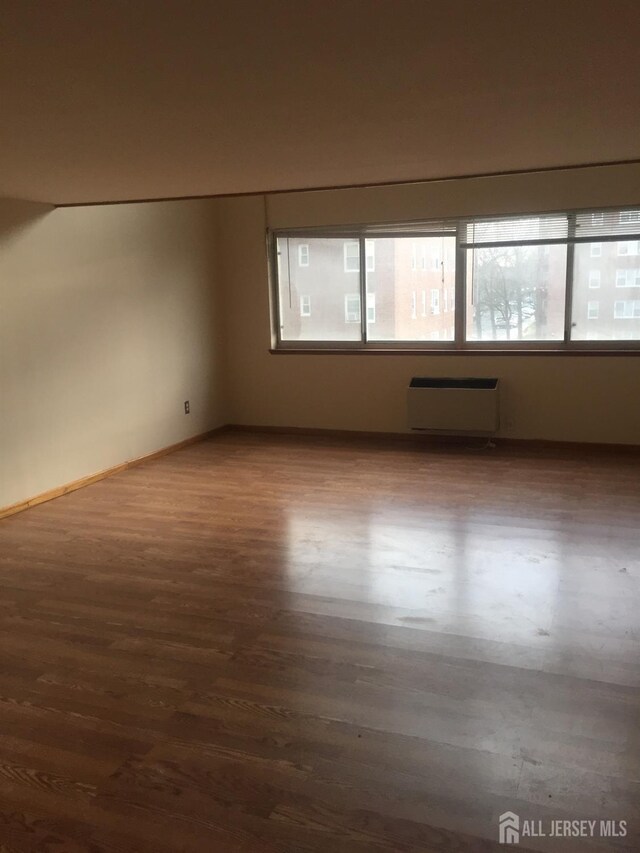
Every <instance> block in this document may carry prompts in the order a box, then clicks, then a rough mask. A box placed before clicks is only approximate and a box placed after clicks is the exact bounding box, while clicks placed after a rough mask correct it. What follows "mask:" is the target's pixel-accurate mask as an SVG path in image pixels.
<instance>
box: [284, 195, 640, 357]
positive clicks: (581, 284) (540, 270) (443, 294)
mask: <svg viewBox="0 0 640 853" xmlns="http://www.w3.org/2000/svg"><path fill="white" fill-rule="evenodd" d="M270 247H271V252H272V274H273V279H274V296H275V298H274V309H275V310H274V319H275V325H276V328H275V337H276V346H277V347H278V348H280V349H308V348H309V349H314V348H316V349H323V348H325V349H327V348H329V349H332V348H333V349H363V350H367V349H374V350H377V349H405V348H407V349H418V350H419V349H429V350H441V351H447V350H448V351H454V352H455V351H460V350H477V351H482V350H496V349H505V350H518V349H521V350H529V349H533V350H544V349H549V350H554V351H555V350H581V349H582V350H584V349H596V350H597V349H636V348H640V316H639V313H638V309H637V307H636V306H637V305H638V304H640V303H639V301H638V298H637V293H638V288H640V264H639V263H638V253H639V252H640V210H635V209H633V210H601V211H591V210H590V211H578V212H571V213H554V214H546V215H529V216H519V217H509V218H495V217H486V218H475V219H460V220H447V221H439V222H435V221H426V222H421V223H403V224H401V225H377V226H366V227H360V228H349V229H345V228H339V229H334V230H322V231H321V230H319V229H300V230H289V231H284V230H283V231H276V232H273V233H271V235H270ZM301 258H302V259H304V263H300V259H301ZM594 289H596V290H597V300H594V293H593V291H594ZM301 300H304V305H306V306H308V305H311V304H312V305H313V312H311V311H310V310H305V311H303V310H301V309H300V306H301V305H302V304H303V302H301Z"/></svg>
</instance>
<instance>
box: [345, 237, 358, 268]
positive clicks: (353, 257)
mask: <svg viewBox="0 0 640 853" xmlns="http://www.w3.org/2000/svg"><path fill="white" fill-rule="evenodd" d="M344 271H345V272H360V244H359V243H356V242H355V240H354V241H350V242H348V243H345V244H344Z"/></svg>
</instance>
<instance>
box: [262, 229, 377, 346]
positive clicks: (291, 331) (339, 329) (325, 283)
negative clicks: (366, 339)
mask: <svg viewBox="0 0 640 853" xmlns="http://www.w3.org/2000/svg"><path fill="white" fill-rule="evenodd" d="M301 246H305V247H306V248H305V249H302V251H301V250H300V247H301ZM277 253H278V254H277V259H278V299H279V308H280V336H281V339H282V340H283V341H359V340H360V339H361V331H360V330H361V326H360V275H359V270H360V256H359V244H358V241H357V240H352V239H351V240H350V239H344V238H339V239H335V238H315V237H314V238H309V237H300V238H299V239H298V238H295V237H279V238H278V241H277Z"/></svg>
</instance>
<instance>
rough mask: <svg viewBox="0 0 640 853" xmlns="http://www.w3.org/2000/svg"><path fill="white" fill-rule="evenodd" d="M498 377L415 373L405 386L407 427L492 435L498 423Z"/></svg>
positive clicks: (453, 433) (434, 431) (445, 432)
mask: <svg viewBox="0 0 640 853" xmlns="http://www.w3.org/2000/svg"><path fill="white" fill-rule="evenodd" d="M498 386H499V382H498V380H497V379H441V378H437V379H432V378H429V377H421V376H414V378H413V379H412V380H411V384H410V385H409V388H408V390H407V412H408V419H409V429H412V430H419V431H422V432H431V433H436V434H449V435H495V433H496V432H497V431H498V427H499V426H500V404H499V388H498Z"/></svg>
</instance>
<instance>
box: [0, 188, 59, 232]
mask: <svg viewBox="0 0 640 853" xmlns="http://www.w3.org/2000/svg"><path fill="white" fill-rule="evenodd" d="M52 210H55V207H54V205H52V204H42V203H41V202H36V201H22V199H17V198H0V242H5V241H6V240H8V239H10V238H12V237H16V236H17V235H18V232H20V231H22V230H23V229H24V228H27V227H29V226H30V225H33V224H34V223H35V222H37V220H38V219H41V218H42V217H43V216H46V215H47V214H48V213H51V211H52Z"/></svg>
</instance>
